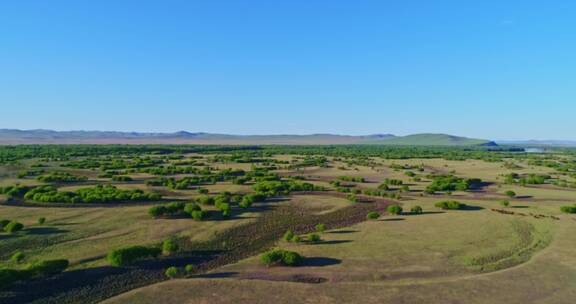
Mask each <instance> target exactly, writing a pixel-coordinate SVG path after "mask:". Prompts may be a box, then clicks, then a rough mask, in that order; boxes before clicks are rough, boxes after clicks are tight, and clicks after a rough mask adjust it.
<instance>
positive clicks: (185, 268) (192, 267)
mask: <svg viewBox="0 0 576 304" xmlns="http://www.w3.org/2000/svg"><path fill="white" fill-rule="evenodd" d="M194 270H196V267H195V266H194V265H192V264H188V265H186V267H184V271H186V273H187V274H191V273H193V272H194Z"/></svg>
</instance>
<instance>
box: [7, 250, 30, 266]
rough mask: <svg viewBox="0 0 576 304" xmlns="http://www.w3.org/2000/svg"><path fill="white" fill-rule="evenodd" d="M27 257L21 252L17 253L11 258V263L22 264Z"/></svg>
mask: <svg viewBox="0 0 576 304" xmlns="http://www.w3.org/2000/svg"><path fill="white" fill-rule="evenodd" d="M25 257H26V256H25V255H24V254H23V253H22V252H20V251H16V252H15V253H14V254H13V255H12V256H11V257H10V261H12V262H14V263H18V264H20V263H22V261H24V258H25Z"/></svg>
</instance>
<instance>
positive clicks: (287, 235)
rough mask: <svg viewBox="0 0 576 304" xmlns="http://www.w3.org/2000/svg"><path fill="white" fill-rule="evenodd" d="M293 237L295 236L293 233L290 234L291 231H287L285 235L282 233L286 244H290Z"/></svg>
mask: <svg viewBox="0 0 576 304" xmlns="http://www.w3.org/2000/svg"><path fill="white" fill-rule="evenodd" d="M294 236H295V234H294V232H292V230H288V231H286V233H284V240H285V241H287V242H291V241H292V239H293V238H294Z"/></svg>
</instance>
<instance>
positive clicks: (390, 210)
mask: <svg viewBox="0 0 576 304" xmlns="http://www.w3.org/2000/svg"><path fill="white" fill-rule="evenodd" d="M386 211H388V213H390V214H393V215H399V214H402V207H400V206H398V205H390V206H388V208H386Z"/></svg>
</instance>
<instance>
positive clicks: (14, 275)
mask: <svg viewBox="0 0 576 304" xmlns="http://www.w3.org/2000/svg"><path fill="white" fill-rule="evenodd" d="M68 265H69V262H68V260H46V261H39V262H36V263H33V264H30V265H28V266H27V267H26V268H24V269H8V268H0V289H1V288H4V287H6V286H9V285H11V284H13V283H16V282H18V281H24V280H29V279H34V278H39V277H45V276H51V275H55V274H58V273H61V272H63V271H64V270H66V268H68Z"/></svg>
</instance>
